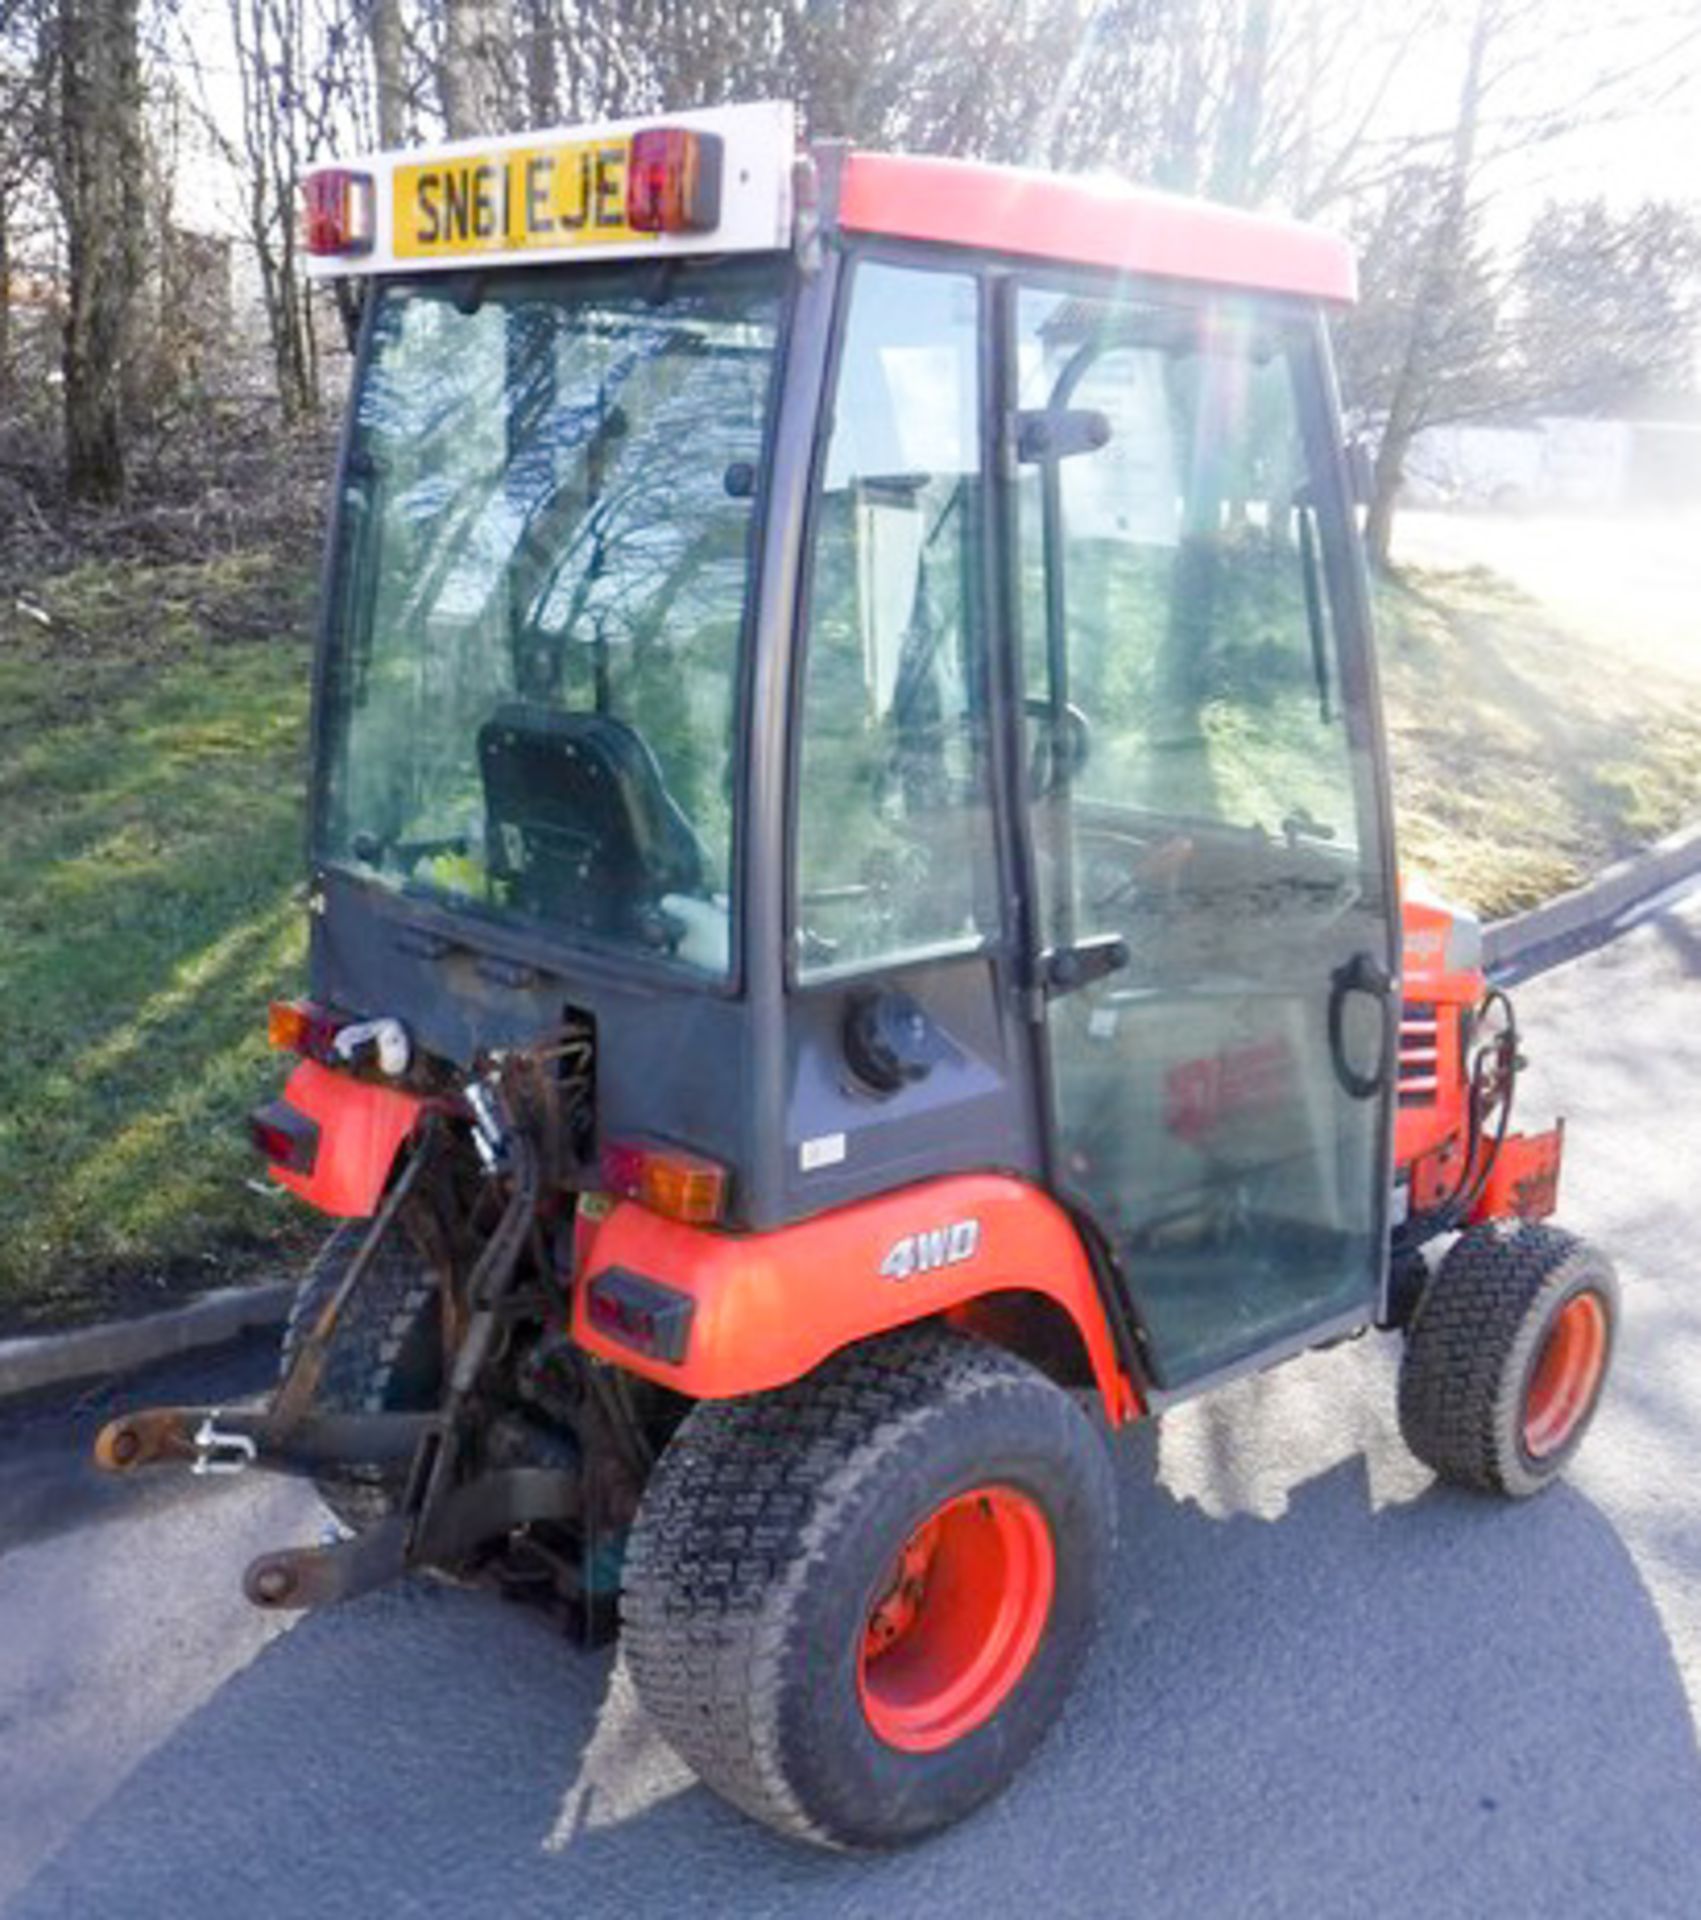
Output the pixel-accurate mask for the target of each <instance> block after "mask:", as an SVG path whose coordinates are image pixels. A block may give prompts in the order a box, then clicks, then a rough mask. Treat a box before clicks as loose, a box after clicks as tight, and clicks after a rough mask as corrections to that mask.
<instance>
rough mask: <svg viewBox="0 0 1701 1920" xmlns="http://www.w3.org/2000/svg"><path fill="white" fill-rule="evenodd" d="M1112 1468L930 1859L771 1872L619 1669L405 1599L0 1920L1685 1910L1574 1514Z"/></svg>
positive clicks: (180, 1739) (159, 1754) (315, 1649)
mask: <svg viewBox="0 0 1701 1920" xmlns="http://www.w3.org/2000/svg"><path fill="white" fill-rule="evenodd" d="M1257 1390H1258V1383H1252V1385H1251V1388H1250V1389H1249V1391H1250V1392H1252V1393H1254V1394H1255V1393H1256V1391H1257ZM1277 1390H1278V1391H1279V1389H1277ZM1237 1391H1238V1390H1237ZM1248 1411H1251V1412H1253V1413H1254V1414H1256V1412H1257V1407H1256V1404H1255V1401H1249V1402H1248V1404H1247V1405H1245V1406H1243V1407H1242V1408H1240V1409H1239V1410H1238V1413H1237V1419H1240V1418H1242V1417H1243V1416H1244V1415H1245V1414H1246V1413H1247V1412H1248ZM1197 1431H1198V1432H1203V1433H1205V1435H1206V1441H1207V1445H1206V1452H1207V1453H1208V1452H1209V1433H1208V1428H1207V1427H1206V1426H1204V1425H1201V1426H1200V1427H1199V1428H1198V1429H1197ZM1119 1461H1120V1477H1121V1485H1122V1507H1123V1513H1122V1522H1123V1541H1122V1548H1121V1552H1120V1557H1119V1560H1118V1563H1117V1569H1116V1577H1115V1583H1114V1586H1113V1590H1112V1594H1111V1597H1110V1605H1109V1610H1108V1617H1107V1619H1106V1621H1105V1623H1104V1630H1103V1632H1102V1635H1101V1638H1100V1641H1099V1644H1098V1647H1097V1649H1096V1652H1095V1654H1094V1657H1093V1660H1092V1662H1091V1664H1090V1666H1089V1668H1088V1671H1087V1672H1086V1674H1085V1676H1084V1678H1083V1681H1082V1684H1081V1685H1080V1687H1079V1688H1078V1690H1077V1692H1076V1694H1075V1696H1074V1698H1073V1699H1072V1701H1071V1702H1070V1704H1069V1707H1068V1709H1067V1710H1066V1712H1065V1714H1064V1716H1063V1720H1062V1723H1061V1725H1060V1727H1059V1729H1058V1730H1057V1732H1056V1734H1055V1735H1054V1736H1053V1738H1052V1740H1051V1741H1050V1743H1049V1744H1048V1745H1047V1746H1046V1748H1045V1749H1044V1750H1043V1751H1042V1753H1041V1754H1040V1755H1039V1756H1038V1758H1037V1759H1036V1760H1035V1761H1034V1762H1033V1763H1032V1764H1031V1765H1030V1766H1029V1768H1028V1769H1027V1771H1026V1772H1025V1774H1024V1775H1023V1776H1022V1777H1021V1779H1019V1780H1018V1781H1017V1783H1016V1785H1015V1786H1014V1787H1013V1789H1012V1790H1011V1791H1010V1792H1009V1793H1008V1794H1007V1795H1006V1796H1005V1797H1004V1798H1003V1799H1002V1800H1001V1801H999V1802H998V1803H996V1804H995V1805H994V1806H992V1807H991V1808H989V1809H987V1810H986V1811H985V1812H984V1813H982V1814H981V1815H980V1816H978V1817H977V1818H975V1819H974V1820H971V1821H969V1822H968V1823H966V1824H965V1825H964V1826H963V1827H961V1828H959V1829H957V1830H956V1831H955V1832H952V1833H950V1834H947V1835H945V1836H944V1837H943V1838H941V1839H939V1840H936V1841H935V1842H933V1843H931V1844H930V1845H927V1846H924V1847H921V1848H919V1849H916V1850H914V1851H911V1852H909V1853H905V1854H901V1855H894V1856H886V1857H881V1858H874V1859H851V1858H843V1857H834V1856H827V1855H819V1854H813V1853H810V1852H807V1851H804V1850H801V1849H798V1848H794V1847H791V1846H788V1845H786V1844H784V1843H781V1842H779V1841H777V1840H775V1839H773V1838H772V1837H770V1836H769V1835H768V1834H766V1833H765V1832H763V1831H762V1830H760V1829H758V1828H756V1827H754V1826H752V1825H751V1824H749V1823H748V1822H747V1821H745V1820H743V1819H742V1818H740V1817H739V1816H737V1815H735V1814H734V1813H732V1812H730V1811H729V1810H727V1809H726V1808H725V1807H723V1806H722V1805H721V1804H720V1803H719V1802H717V1801H716V1800H714V1799H713V1798H712V1797H711V1796H710V1795H709V1794H708V1793H706V1792H705V1791H704V1790H702V1789H701V1788H699V1787H697V1786H696V1785H695V1784H694V1783H693V1781H692V1779H691V1777H690V1775H689V1774H688V1773H686V1772H685V1770H684V1769H683V1768H682V1767H681V1766H680V1765H679V1764H678V1763H677V1762H676V1761H675V1760H674V1759H673V1758H672V1756H671V1755H670V1754H669V1753H668V1752H667V1751H666V1750H665V1749H664V1748H663V1747H662V1746H661V1745H660V1744H659V1742H658V1741H657V1739H656V1737H655V1736H654V1735H653V1734H652V1733H651V1732H650V1731H649V1730H648V1729H647V1727H646V1726H645V1724H644V1722H643V1720H642V1718H641V1716H640V1715H639V1713H638V1711H637V1709H636V1706H635V1704H634V1702H633V1700H632V1698H631V1696H630V1692H629V1689H628V1687H627V1684H626V1680H625V1676H624V1673H623V1671H622V1670H621V1669H620V1668H619V1667H618V1665H617V1664H616V1663H615V1661H614V1660H613V1658H612V1657H611V1656H610V1655H609V1654H607V1653H601V1654H596V1655H585V1654H583V1653H580V1652H577V1651H576V1650H574V1649H573V1648H571V1647H570V1646H568V1645H566V1644H564V1643H563V1642H562V1641H561V1640H559V1639H558V1638H557V1637H555V1636H554V1635H553V1634H552V1632H551V1631H550V1630H549V1629H548V1628H547V1627H546V1626H545V1625H544V1624H543V1623H542V1622H541V1621H540V1620H537V1619H535V1618H533V1617H531V1616H529V1615H527V1614H525V1613H522V1612H519V1611H517V1610H515V1609H513V1608H510V1607H505V1606H503V1605H501V1604H500V1603H498V1602H495V1601H493V1600H490V1599H487V1598H485V1597H482V1596H478V1595H473V1594H466V1593H460V1592H456V1591H451V1590H448V1589H444V1588H438V1587H432V1586H425V1585H416V1586H411V1587H408V1588H405V1589H401V1590H397V1591H392V1592H389V1593H384V1594H379V1595H376V1596H373V1597H371V1598H369V1599H367V1600H365V1601H362V1602H358V1603H355V1604H353V1605H351V1606H348V1607H346V1608H344V1609H342V1610H340V1611H338V1612H335V1613H331V1614H327V1615H324V1616H322V1617H318V1618H312V1619H307V1620H304V1621H303V1622H302V1623H301V1624H300V1625H298V1626H297V1627H296V1628H295V1629H294V1630H293V1631H292V1632H290V1633H289V1634H287V1635H286V1636H284V1637H283V1638H281V1639H280V1640H278V1641H276V1642H274V1643H272V1644H271V1645H270V1646H269V1647H268V1648H267V1649H266V1650H265V1651H264V1652H263V1653H262V1654H261V1655H260V1656H259V1658H258V1659H256V1660H255V1661H254V1663H253V1664H252V1665H251V1666H250V1667H249V1668H248V1669H247V1670H246V1671H244V1672H242V1673H241V1674H239V1675H238V1676H237V1677H236V1678H234V1679H233V1680H232V1681H230V1682H229V1683H228V1684H227V1685H226V1686H225V1687H224V1688H223V1689H222V1690H221V1691H220V1692H219V1693H218V1694H217V1695H216V1696H215V1697H214V1698H213V1699H212V1700H211V1701H210V1702H209V1703H208V1704H207V1705H206V1706H205V1707H203V1708H202V1709H201V1710H200V1711H199V1712H198V1713H196V1714H194V1715H193V1716H192V1717H191V1718H190V1719H188V1720H186V1721H185V1722H184V1723H182V1724H181V1725H180V1726H179V1727H178V1729H177V1730H176V1732H175V1733H174V1734H173V1736H172V1737H171V1738H170V1740H169V1741H167V1742H166V1743H165V1745H164V1746H163V1747H161V1748H160V1749H159V1750H158V1751H156V1752H155V1753H154V1754H153V1755H152V1756H151V1757H150V1758H149V1759H148V1760H147V1761H146V1762H145V1763H144V1764H143V1765H142V1766H141V1767H140V1768H138V1769H137V1771H136V1772H135V1773H134V1774H133V1775H132V1776H131V1778H130V1779H129V1781H128V1782H127V1783H126V1784H125V1785H124V1786H123V1787H121V1788H120V1789H119V1790H118V1792H117V1793H116V1794H114V1795H113V1797H112V1798H111V1799H110V1800H109V1801H108V1802H107V1803H106V1805H105V1806H104V1807H103V1808H102V1809H101V1810H100V1812H98V1813H97V1814H96V1815H95V1816H94V1817H93V1818H91V1819H90V1820H89V1821H88V1822H87V1823H86V1824H85V1825H84V1827H83V1828H82V1829H81V1831H80V1832H79V1833H78V1834H77V1835H76V1836H75V1838H74V1839H73V1840H72V1841H71V1842H70V1843H69V1844H68V1845H67V1846H65V1847H64V1848H63V1849H62V1850H61V1851H60V1853H59V1854H58V1855H57V1857H56V1858H55V1859H54V1860H53V1861H51V1862H50V1863H49V1864H48V1865H47V1866H46V1867H45V1868H44V1869H43V1870H42V1871H41V1872H40V1873H39V1874H38V1875H37V1877H36V1879H35V1880H34V1881H33V1882H32V1883H31V1885H30V1886H29V1887H28V1888H26V1889H25V1890H24V1892H23V1893H22V1894H20V1895H19V1896H18V1897H17V1900H16V1902H15V1904H14V1905H13V1906H12V1907H11V1908H10V1909H9V1914H8V1920H26V1916H30V1917H33V1916H42V1915H49V1914H52V1915H62V1914H74V1915H84V1914H96V1913H106V1912H119V1911H126V1912H131V1913H138V1914H148V1915H153V1914H170V1915H172V1916H173V1920H196V1917H197V1916H200V1915H207V1916H209V1917H210V1916H215V1915H216V1916H218V1920H228V1916H230V1915H231V1914H241V1915H243V1916H245V1920H254V1917H256V1916H267V1915H272V1914H279V1915H282V1914H286V1913H287V1914H290V1915H299V1914H301V1913H304V1912H310V1913H312V1914H313V1915H314V1916H315V1920H321V1917H322V1916H330V1915H345V1914H346V1915H361V1916H384V1915H389V1914H407V1915H435V1914H443V1915H451V1914H452V1915H456V1916H468V1915H493V1916H497V1915H499V1916H503V1917H504V1920H507V1916H520V1915H530V1914H538V1915H543V1914H549V1915H567V1914H571V1915H576V1916H577V1915H600V1914H621V1915H628V1914H649V1913H660V1912H670V1913H671V1912H682V1911H689V1912H696V1913H728V1914H737V1915H739V1916H751V1915H765V1914H775V1915H779V1914H783V1915H786V1916H788V1920H790V1917H792V1916H800V1915H812V1914H862V1913H873V1912H880V1913H882V1914H887V1915H896V1914H905V1913H911V1912H913V1913H918V1914H919V1913H926V1914H927V1915H929V1916H930V1917H931V1920H937V1916H939V1915H941V1914H957V1913H962V1914H974V1915H975V1916H977V1920H986V1916H989V1915H996V1914H1006V1913H1022V1914H1028V1913H1043V1914H1046V1915H1048V1916H1049V1915H1072V1914H1076V1913H1080V1914H1086V1913H1093V1914H1096V1915H1102V1914H1111V1915H1123V1914H1130V1915H1131V1914H1141V1913H1146V1912H1151V1913H1161V1914H1164V1915H1182V1916H1189V1917H1191V1916H1210V1915H1217V1914H1224V1915H1227V1914H1235V1915H1240V1914H1246V1913H1253V1912H1256V1913H1259V1914H1266V1913H1270V1914H1293V1915H1296V1916H1297V1915H1304V1916H1308V1917H1309V1916H1315V1915H1342V1914H1366V1915H1372V1914H1374V1915H1379V1916H1380V1915H1391V1914H1400V1913H1406V1912H1415V1911H1418V1910H1419V1908H1420V1906H1421V1909H1422V1910H1423V1911H1424V1913H1425V1914H1426V1916H1430V1915H1447V1914H1458V1915H1470V1916H1473V1917H1475V1916H1481V1915H1485V1914H1506V1915H1522V1914H1534V1913H1540V1912H1563V1911H1570V1912H1579V1913H1587V1914H1588V1915H1590V1916H1591V1920H1598V1916H1601V1915H1607V1914H1626V1915H1629V1914H1634V1915H1636V1916H1638V1920H1644V1917H1645V1916H1650V1915H1658V1914H1667V1913H1669V1914H1674V1915H1676V1914H1694V1913H1696V1912H1701V1791H1698V1789H1701V1763H1698V1758H1697V1751H1696V1744H1695V1737H1694V1732H1693V1728H1692V1725H1691V1719H1690V1713H1689V1708H1688V1704H1687V1701H1686V1698H1685V1695H1684V1691H1683V1687H1682V1684H1681V1681H1680V1678H1679V1675H1678V1672H1677V1670H1676V1667H1675V1665H1674V1662H1673V1658H1672V1654H1671V1651H1670V1649H1669V1647H1668V1645H1667V1642H1666V1639H1665V1636H1664V1633H1663V1632H1662V1629H1661V1625H1660V1622H1659V1620H1658V1618H1657V1616H1656V1613H1655V1610H1654V1607H1653V1604H1652V1602H1651V1600H1650V1598H1649V1596H1648V1593H1647V1591H1646V1590H1645V1588H1644V1587H1643V1585H1642V1582H1641V1579H1640V1578H1639V1576H1638V1574H1637V1571H1636V1569H1635V1567H1634V1565H1633V1564H1632V1562H1631V1560H1630V1557H1629V1555H1628V1554H1627V1552H1626V1551H1625V1549H1624V1547H1623V1546H1622V1544H1621V1543H1620V1541H1619V1540H1618V1538H1617V1536H1616V1535H1615V1534H1614V1532H1613V1530H1612V1528H1611V1527H1610V1526H1609V1525H1608V1524H1607V1522H1606V1520H1605V1519H1604V1518H1603V1517H1602V1515H1601V1514H1600V1513H1599V1512H1598V1511H1597V1510H1596V1509H1595V1508H1594V1507H1593V1506H1592V1505H1591V1504H1590V1502H1589V1501H1588V1500H1587V1499H1585V1498H1584V1497H1583V1496H1582V1495H1581V1494H1580V1493H1578V1492H1576V1491H1575V1490H1574V1489H1572V1488H1569V1487H1566V1486H1560V1487H1558V1488H1556V1489H1555V1490H1553V1491H1552V1492H1551V1493H1549V1494H1548V1495H1546V1496H1544V1497H1543V1498H1542V1499H1540V1500H1538V1501H1536V1502H1534V1503H1532V1504H1530V1505H1528V1506H1521V1507H1514V1508H1508V1507H1505V1506H1501V1505H1498V1504H1496V1503H1492V1502H1488V1501H1483V1500H1476V1499H1472V1498H1469V1497H1466V1496H1463V1495H1456V1494H1453V1493H1449V1492H1443V1491H1439V1490H1435V1489H1429V1490H1427V1491H1422V1492H1419V1493H1417V1494H1416V1495H1415V1497H1410V1498H1406V1499H1404V1500H1403V1501H1400V1502H1398V1503H1396V1502H1391V1501H1389V1500H1387V1499H1386V1498H1378V1497H1373V1493H1374V1483H1375V1482H1376V1481H1377V1479H1378V1477H1379V1476H1378V1475H1377V1474H1375V1473H1373V1472H1372V1471H1371V1469H1370V1466H1369V1464H1368V1462H1367V1457H1366V1455H1365V1454H1364V1453H1362V1452H1355V1453H1351V1454H1349V1455H1348V1457H1346V1458H1345V1459H1343V1460H1340V1461H1339V1462H1337V1463H1336V1464H1334V1465H1332V1466H1330V1467H1328V1468H1327V1469H1326V1470H1324V1471H1322V1472H1320V1473H1315V1474H1313V1475H1312V1476H1311V1477H1309V1478H1304V1477H1302V1478H1298V1479H1296V1480H1294V1481H1293V1482H1292V1483H1290V1484H1289V1485H1287V1486H1286V1487H1285V1488H1284V1489H1282V1491H1281V1493H1280V1494H1279V1496H1278V1497H1277V1499H1276V1500H1275V1501H1274V1502H1270V1501H1268V1500H1262V1501H1260V1502H1258V1503H1256V1504H1258V1506H1259V1511H1256V1512H1254V1511H1229V1512H1227V1513H1223V1512H1221V1511H1220V1510H1219V1511H1218V1512H1217V1514H1216V1517H1213V1514H1212V1513H1211V1512H1208V1511H1207V1505H1213V1504H1216V1505H1219V1507H1220V1503H1212V1502H1210V1501H1207V1503H1206V1504H1201V1503H1200V1501H1199V1500H1198V1499H1196V1498H1194V1497H1191V1495H1189V1496H1188V1497H1182V1496H1181V1495H1178V1494H1177V1493H1176V1492H1174V1491H1172V1489H1171V1487H1170V1485H1168V1484H1166V1479H1169V1478H1174V1477H1175V1476H1173V1475H1166V1473H1165V1471H1164V1469H1163V1461H1162V1458H1161V1455H1160V1443H1159V1442H1158V1441H1157V1440H1155V1439H1154V1438H1153V1436H1152V1435H1150V1434H1149V1433H1139V1434H1136V1435H1135V1436H1134V1437H1133V1438H1132V1440H1131V1441H1130V1442H1128V1443H1126V1444H1124V1445H1123V1446H1122V1447H1121V1448H1120V1449H1119ZM1181 1478H1182V1479H1183V1483H1184V1484H1185V1475H1183V1476H1181ZM1417 1484H1421V1482H1418V1483H1417ZM1384 1491H1385V1490H1384ZM1265 1514H1268V1515H1270V1516H1271V1517H1262V1516H1263V1515H1265Z"/></svg>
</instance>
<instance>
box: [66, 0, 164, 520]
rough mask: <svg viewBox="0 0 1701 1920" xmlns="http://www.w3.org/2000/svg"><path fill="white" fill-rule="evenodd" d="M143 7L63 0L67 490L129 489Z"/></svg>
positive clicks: (139, 250) (122, 0)
mask: <svg viewBox="0 0 1701 1920" xmlns="http://www.w3.org/2000/svg"><path fill="white" fill-rule="evenodd" d="M136 9H137V0H61V4H60V13H59V151H58V168H57V180H56V185H57V187H58V194H59V205H60V210H61V212H62V214H63V216H64V221H65V254H66V266H67V283H68V284H67V288H66V308H65V326H64V337H63V349H62V361H61V364H62V368H63V373H64V381H65V388H64V418H65V481H66V486H67V488H68V490H69V491H70V493H71V494H72V496H73V497H74V498H77V499H85V500H112V499H116V498H118V496H119V495H120V494H122V492H123V490H124V450H125V425H126V423H125V419H124V407H123V394H124V378H125V368H126V364H127V362H128V360H129V358H130V355H131V353H132V351H133V344H134V343H133V339H132V334H133V331H134V325H133V322H134V308H135V303H136V294H137V291H138V289H139V288H140V285H141V280H142V259H143V241H142V206H141V186H142V160H143V155H142V78H141V59H140V54H139V49H138V45H137V32H136Z"/></svg>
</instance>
